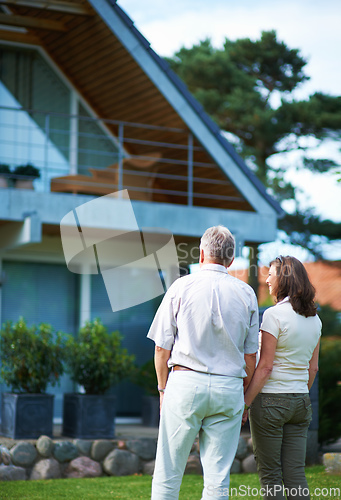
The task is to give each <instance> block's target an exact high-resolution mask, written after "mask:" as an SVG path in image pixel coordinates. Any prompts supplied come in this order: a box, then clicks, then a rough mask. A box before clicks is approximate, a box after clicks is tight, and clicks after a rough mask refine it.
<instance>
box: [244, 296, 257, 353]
mask: <svg viewBox="0 0 341 500" xmlns="http://www.w3.org/2000/svg"><path fill="white" fill-rule="evenodd" d="M258 334H259V313H258V303H257V297H256V295H255V293H254V292H253V291H252V298H251V308H250V323H249V331H248V334H247V336H246V339H245V342H244V353H245V354H253V353H255V352H257V351H258Z"/></svg>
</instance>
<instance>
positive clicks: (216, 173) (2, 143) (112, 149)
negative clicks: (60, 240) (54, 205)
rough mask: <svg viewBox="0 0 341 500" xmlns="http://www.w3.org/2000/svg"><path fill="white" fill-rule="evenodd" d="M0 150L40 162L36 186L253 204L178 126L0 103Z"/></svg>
mask: <svg viewBox="0 0 341 500" xmlns="http://www.w3.org/2000/svg"><path fill="white" fill-rule="evenodd" d="M0 152H1V153H0V163H3V164H8V165H9V166H10V167H15V166H17V165H22V164H27V163H30V164H33V165H34V166H36V167H37V168H39V170H40V173H41V176H40V178H39V179H37V180H35V182H34V184H35V190H36V191H38V192H45V193H48V192H57V193H70V194H79V195H84V194H85V195H93V196H101V195H104V194H109V193H112V192H115V191H122V190H123V189H127V190H128V192H129V195H130V198H131V199H133V200H139V201H148V202H158V203H170V204H176V205H186V206H198V207H211V208H219V209H229V210H238V211H240V210H242V211H254V210H253V209H252V207H251V206H250V205H249V203H248V202H247V201H246V200H245V198H244V197H243V196H242V195H241V194H240V193H239V192H238V191H237V189H236V188H235V186H234V185H233V184H232V183H231V182H230V180H229V179H228V178H227V177H226V175H225V174H224V173H223V172H222V170H221V169H220V168H219V167H218V166H217V164H216V163H214V162H213V161H212V159H211V158H210V157H209V155H208V154H207V152H206V150H205V149H204V148H203V147H202V146H201V145H200V144H199V143H198V141H197V140H196V139H195V137H193V135H192V134H191V133H190V132H189V131H188V130H185V129H179V128H171V127H159V126H154V125H151V124H142V123H132V122H122V121H116V120H104V119H100V118H91V117H89V116H80V115H71V114H70V115H67V114H63V113H50V112H43V111H36V110H32V109H24V108H17V107H7V106H0Z"/></svg>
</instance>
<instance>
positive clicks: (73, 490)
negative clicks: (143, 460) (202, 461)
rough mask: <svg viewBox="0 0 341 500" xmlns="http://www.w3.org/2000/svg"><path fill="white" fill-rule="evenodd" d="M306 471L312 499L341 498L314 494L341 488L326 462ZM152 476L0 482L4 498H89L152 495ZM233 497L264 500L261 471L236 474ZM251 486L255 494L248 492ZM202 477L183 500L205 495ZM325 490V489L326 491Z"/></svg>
mask: <svg viewBox="0 0 341 500" xmlns="http://www.w3.org/2000/svg"><path fill="white" fill-rule="evenodd" d="M306 475H307V479H308V483H309V486H310V491H311V499H312V500H341V497H340V496H339V495H334V494H333V492H332V494H331V495H325V494H323V495H322V496H314V495H313V493H314V490H315V489H316V488H320V489H321V490H322V488H326V489H328V490H330V488H339V489H340V488H341V476H331V475H328V474H326V473H325V472H324V468H323V467H322V466H314V467H308V468H307V469H306ZM151 481H152V480H151V477H150V476H125V477H101V478H97V479H55V480H47V481H12V482H2V483H1V484H0V499H1V500H6V499H8V500H16V499H21V500H24V499H27V498H29V499H37V500H38V499H39V500H59V499H63V498H65V499H66V498H67V499H68V500H70V499H71V500H86V499H96V500H97V499H103V498H105V499H117V498H119V499H122V500H138V499H144V500H149V499H150V488H151ZM230 487H231V488H235V489H236V491H237V493H238V494H233V495H232V496H231V497H230V498H231V500H250V499H252V500H260V499H261V497H260V496H259V495H255V494H253V493H256V492H255V491H254V492H252V489H253V488H254V489H257V490H258V489H259V481H258V476H257V474H233V475H232V476H231V485H230ZM247 487H249V491H250V492H251V494H249V495H248V494H246V491H247ZM201 490H202V477H201V476H194V475H193V476H191V475H186V476H185V477H184V480H183V482H182V486H181V491H180V500H198V499H199V498H200V496H201ZM324 493H325V492H324Z"/></svg>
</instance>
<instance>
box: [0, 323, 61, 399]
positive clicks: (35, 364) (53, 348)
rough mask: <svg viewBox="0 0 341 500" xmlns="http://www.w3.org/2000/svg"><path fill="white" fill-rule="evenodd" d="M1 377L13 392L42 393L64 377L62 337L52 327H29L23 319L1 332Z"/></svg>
mask: <svg viewBox="0 0 341 500" xmlns="http://www.w3.org/2000/svg"><path fill="white" fill-rule="evenodd" d="M0 342H1V363H2V366H1V378H2V380H3V381H4V382H5V383H6V384H7V385H8V386H10V387H11V390H12V392H28V393H43V392H46V387H47V384H52V385H55V384H56V382H57V381H58V379H59V376H60V375H62V374H63V371H64V369H63V359H64V347H65V337H64V335H63V334H62V333H60V332H56V333H55V332H54V330H53V329H52V327H51V325H49V324H46V323H41V324H40V325H39V326H38V327H36V326H32V327H30V328H29V327H28V326H27V325H26V322H25V320H24V319H23V318H20V319H19V321H18V322H17V323H14V324H13V323H12V322H11V321H8V322H7V323H5V324H4V326H3V329H2V330H1V331H0Z"/></svg>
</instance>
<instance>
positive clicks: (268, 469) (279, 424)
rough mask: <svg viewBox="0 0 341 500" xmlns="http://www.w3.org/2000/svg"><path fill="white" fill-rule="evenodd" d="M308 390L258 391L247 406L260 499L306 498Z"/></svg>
mask: <svg viewBox="0 0 341 500" xmlns="http://www.w3.org/2000/svg"><path fill="white" fill-rule="evenodd" d="M311 417H312V410H311V402H310V398H309V394H287V393H285V394H284V393H276V394H265V393H262V394H258V396H257V397H256V398H255V400H254V402H253V403H252V405H251V409H250V427H251V436H252V443H253V452H254V455H255V458H256V462H257V470H258V474H259V480H260V484H261V487H262V490H261V495H262V496H263V498H264V499H266V500H267V499H270V498H271V499H274V498H276V499H277V500H278V499H281V500H285V498H287V499H288V500H292V499H297V498H308V499H310V495H309V488H308V483H307V480H306V477H305V471H304V467H305V455H306V444H307V434H308V427H309V423H310V421H311Z"/></svg>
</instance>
